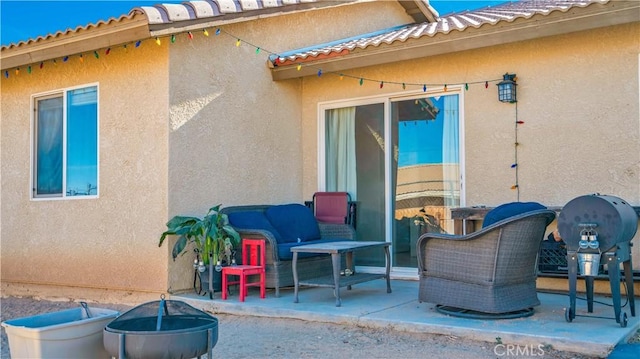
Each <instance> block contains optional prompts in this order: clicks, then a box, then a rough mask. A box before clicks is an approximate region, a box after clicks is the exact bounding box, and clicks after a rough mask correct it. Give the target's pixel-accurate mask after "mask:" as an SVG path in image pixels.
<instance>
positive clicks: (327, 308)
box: [173, 280, 640, 357]
mask: <svg viewBox="0 0 640 359" xmlns="http://www.w3.org/2000/svg"><path fill="white" fill-rule="evenodd" d="M384 283H385V282H384V280H379V281H378V280H376V281H371V282H367V283H361V284H358V285H354V286H353V289H352V290H350V291H349V290H346V288H342V289H341V291H340V296H341V298H342V306H341V307H336V306H335V299H334V297H333V291H332V289H329V288H317V287H301V288H300V292H299V299H300V302H299V303H293V296H294V294H293V288H284V289H281V291H280V297H279V298H276V297H275V295H274V291H273V290H267V297H266V299H260V297H259V295H258V292H257V288H252V289H251V290H250V291H249V296H247V298H246V301H245V302H244V303H242V302H239V301H238V295H237V292H235V291H234V292H233V293H232V294H231V295H230V297H229V299H227V300H222V299H220V293H215V294H214V299H213V300H210V299H209V297H208V296H206V297H199V296H197V295H195V294H189V293H187V294H182V295H174V296H173V299H178V300H183V301H185V302H188V303H189V304H191V305H193V306H194V307H196V308H199V309H202V310H206V311H209V312H212V313H226V314H240V315H253V316H262V317H278V318H292V319H301V320H308V321H316V322H329V323H338V324H352V325H357V326H364V327H371V328H393V329H395V330H402V331H409V332H418V333H430V334H442V335H453V336H457V337H460V338H465V339H471V340H479V341H486V342H496V341H497V340H500V341H501V342H502V343H504V344H517V345H523V346H524V345H526V346H534V347H538V345H544V346H551V347H553V348H554V349H556V350H560V351H568V352H575V353H579V354H584V355H589V356H594V357H606V356H607V355H608V354H609V353H610V352H611V351H612V350H613V348H614V347H615V346H616V345H617V344H619V343H626V341H627V340H628V338H630V337H631V336H632V335H633V334H634V333H635V332H636V331H637V330H638V329H640V320H639V316H638V314H637V313H636V317H632V316H631V313H630V310H629V306H628V304H627V305H625V303H626V302H625V297H623V303H622V304H623V308H622V310H623V311H625V312H627V315H628V317H629V320H628V325H627V327H626V328H622V327H621V326H620V325H619V324H618V323H616V321H615V319H614V310H613V307H612V306H611V305H612V301H611V298H609V297H604V296H600V295H595V298H594V311H593V313H587V302H586V300H581V299H578V301H577V305H576V314H577V317H576V318H575V319H574V320H573V322H571V323H568V322H567V321H566V320H565V314H564V309H565V308H566V307H567V306H569V296H568V295H567V294H553V293H539V294H538V296H539V298H540V302H541V305H540V306H537V307H535V314H534V315H533V316H531V317H527V318H519V319H507V320H491V321H486V320H477V319H464V318H456V317H451V316H447V315H444V314H441V313H439V312H437V311H436V309H435V306H434V305H433V304H430V303H419V302H418V281H409V280H392V281H391V289H392V290H393V292H392V293H389V294H387V293H386V286H385V284H384ZM578 298H583V296H581V295H580V293H579V295H578ZM583 315H584V316H587V315H588V317H584V316H583ZM497 338H500V339H497Z"/></svg>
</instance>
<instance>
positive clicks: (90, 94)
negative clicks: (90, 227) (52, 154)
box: [67, 86, 98, 196]
mask: <svg viewBox="0 0 640 359" xmlns="http://www.w3.org/2000/svg"><path fill="white" fill-rule="evenodd" d="M67 101H68V104H67V196H89V195H96V194H97V189H98V187H97V184H98V163H97V160H98V121H97V119H98V103H97V89H96V87H95V86H94V87H88V88H84V89H78V90H73V91H69V93H68V100H67Z"/></svg>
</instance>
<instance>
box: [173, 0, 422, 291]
mask: <svg viewBox="0 0 640 359" xmlns="http://www.w3.org/2000/svg"><path fill="white" fill-rule="evenodd" d="M380 13H385V16H379V14H380ZM354 14H358V16H359V17H362V18H366V19H368V20H367V21H362V22H359V21H346V20H347V19H352V18H353V15H354ZM336 19H345V22H344V24H345V25H346V24H348V25H349V26H335V23H336ZM409 22H411V18H410V17H408V16H407V15H406V13H405V12H404V9H403V8H402V7H401V6H400V5H398V4H397V3H396V2H384V3H375V4H374V3H365V4H356V5H353V6H347V7H338V8H332V9H324V10H321V11H311V12H307V13H301V14H293V15H283V16H279V17H276V18H266V19H260V20H256V21H251V22H249V23H240V24H235V25H229V26H223V27H221V29H222V30H223V33H221V34H220V35H217V36H216V35H214V33H215V29H209V33H210V36H209V37H206V36H203V35H202V33H200V32H196V33H194V38H193V39H192V40H190V39H188V37H187V36H185V35H182V36H177V37H176V42H175V43H173V44H171V47H170V48H171V51H170V59H171V66H170V72H169V73H170V88H171V91H170V100H169V101H170V113H171V121H170V122H171V125H170V133H169V153H170V155H169V168H170V172H169V189H170V190H169V207H168V209H169V215H170V216H173V215H176V214H188V215H196V216H202V215H204V214H205V213H206V211H207V209H208V208H210V207H211V206H213V205H216V204H220V203H221V204H223V206H232V205H244V204H277V203H289V202H297V203H301V202H302V201H304V200H305V199H310V198H311V196H310V195H308V196H303V191H302V188H303V184H305V182H306V176H305V177H303V169H304V166H303V161H304V160H306V158H303V155H302V154H303V153H304V152H306V151H307V149H308V144H307V143H306V140H305V139H302V138H301V133H302V132H303V123H302V122H301V119H302V116H303V114H302V111H303V108H302V103H301V90H302V88H301V81H300V80H297V79H294V80H289V81H282V82H274V81H273V80H272V78H271V73H270V71H269V70H268V68H267V64H266V62H267V58H268V55H269V52H272V53H277V52H278V51H288V50H291V49H295V48H301V47H305V46H311V45H314V44H318V43H322V42H327V41H333V40H335V39H339V38H345V37H349V36H353V35H356V34H362V33H366V32H371V31H375V30H380V29H384V28H388V27H391V26H395V25H398V24H402V23H409ZM227 34H232V35H233V36H229V35H227ZM237 38H240V39H241V40H242V41H243V43H242V44H241V46H239V47H236V40H237ZM252 45H253V46H252ZM256 46H260V47H261V51H260V52H259V53H258V54H256ZM312 111H313V113H314V114H315V110H312ZM311 126H313V128H314V129H315V126H316V125H315V123H313V124H311ZM305 131H306V129H305ZM314 161H315V158H314ZM305 185H306V184H305ZM310 185H313V186H315V185H316V182H315V179H314V180H313V183H312V184H310ZM171 241H172V242H171V244H173V241H175V238H174V239H172V240H171ZM191 261H193V255H191V254H189V255H185V256H182V257H180V258H179V259H178V260H177V261H176V262H175V263H174V262H173V261H172V260H170V261H169V263H170V270H169V272H170V288H171V289H172V290H174V291H180V290H182V289H188V288H191V285H192V281H193V272H192V271H193V269H192V268H191Z"/></svg>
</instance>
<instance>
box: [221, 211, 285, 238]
mask: <svg viewBox="0 0 640 359" xmlns="http://www.w3.org/2000/svg"><path fill="white" fill-rule="evenodd" d="M227 216H228V217H229V224H231V225H232V226H233V227H236V228H241V229H260V230H265V231H269V232H271V234H273V237H274V238H275V239H276V242H280V241H281V240H282V236H281V235H280V233H278V231H277V230H276V229H275V228H274V227H273V226H272V225H271V222H269V220H268V219H267V217H265V215H264V213H263V212H261V211H246V212H231V213H229V214H228V215H227Z"/></svg>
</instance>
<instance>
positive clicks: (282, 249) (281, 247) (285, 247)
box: [278, 238, 349, 261]
mask: <svg viewBox="0 0 640 359" xmlns="http://www.w3.org/2000/svg"><path fill="white" fill-rule="evenodd" d="M348 240H349V239H336V238H331V239H318V240H315V241H307V242H304V243H294V242H291V243H280V244H278V258H280V260H281V261H283V260H291V259H293V253H291V248H293V247H297V246H301V245H304V244H314V243H327V242H338V241H348ZM320 255H326V253H298V259H300V258H309V257H317V256H320Z"/></svg>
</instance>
